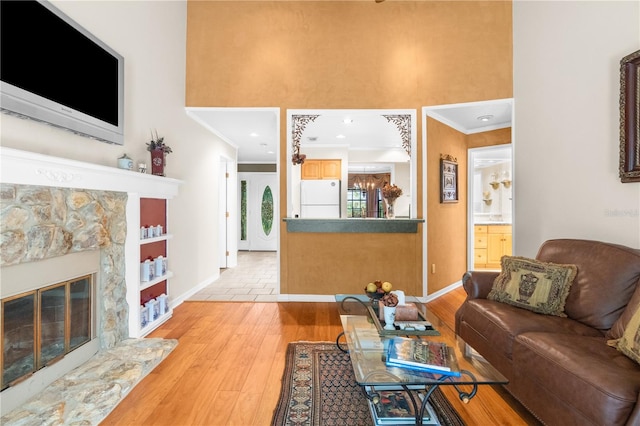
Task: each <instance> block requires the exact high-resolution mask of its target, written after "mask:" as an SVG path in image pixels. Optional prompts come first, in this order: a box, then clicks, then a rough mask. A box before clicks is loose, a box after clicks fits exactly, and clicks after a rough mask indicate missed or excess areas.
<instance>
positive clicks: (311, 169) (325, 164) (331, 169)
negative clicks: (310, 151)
mask: <svg viewBox="0 0 640 426" xmlns="http://www.w3.org/2000/svg"><path fill="white" fill-rule="evenodd" d="M300 177H301V178H302V179H338V180H341V179H342V160H305V161H304V163H302V169H301V174H300Z"/></svg>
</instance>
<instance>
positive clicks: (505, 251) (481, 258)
mask: <svg viewBox="0 0 640 426" xmlns="http://www.w3.org/2000/svg"><path fill="white" fill-rule="evenodd" d="M473 229H474V235H473V236H474V245H473V268H474V269H500V267H501V265H500V259H501V258H502V256H505V255H506V256H511V254H512V237H511V232H512V231H511V225H475V226H474V227H473Z"/></svg>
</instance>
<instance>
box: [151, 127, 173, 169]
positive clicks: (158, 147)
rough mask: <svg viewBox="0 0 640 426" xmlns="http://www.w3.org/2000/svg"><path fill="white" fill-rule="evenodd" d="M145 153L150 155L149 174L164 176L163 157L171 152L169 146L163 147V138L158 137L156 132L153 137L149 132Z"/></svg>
mask: <svg viewBox="0 0 640 426" xmlns="http://www.w3.org/2000/svg"><path fill="white" fill-rule="evenodd" d="M147 151H149V152H150V153H151V174H153V175H156V176H164V166H165V155H166V154H170V153H172V152H173V151H172V150H171V147H170V146H168V145H165V143H164V137H160V136H158V132H157V131H156V135H155V137H154V136H153V132H151V141H150V142H147Z"/></svg>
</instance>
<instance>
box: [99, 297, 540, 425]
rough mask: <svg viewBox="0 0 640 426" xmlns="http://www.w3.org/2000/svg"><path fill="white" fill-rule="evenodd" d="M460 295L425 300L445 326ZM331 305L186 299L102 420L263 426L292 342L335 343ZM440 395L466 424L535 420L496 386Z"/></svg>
mask: <svg viewBox="0 0 640 426" xmlns="http://www.w3.org/2000/svg"><path fill="white" fill-rule="evenodd" d="M463 299H464V292H463V290H462V289H457V290H455V291H453V292H450V293H448V294H446V295H443V296H441V297H439V298H438V299H436V300H434V301H432V302H430V303H429V304H428V307H429V309H432V310H433V312H434V313H436V315H438V316H440V317H441V318H442V319H443V320H444V321H446V322H447V324H448V325H449V326H450V327H453V324H454V322H453V321H454V313H455V311H456V309H457V307H458V306H460V304H461V303H462V301H463ZM341 331H342V327H341V325H340V317H339V314H338V311H337V308H336V305H335V304H334V303H304V302H286V303H255V302H185V303H183V304H182V305H180V306H178V307H177V308H176V309H175V311H174V316H173V318H171V320H169V321H168V322H167V323H165V324H163V325H162V326H161V327H160V328H158V329H157V330H156V331H154V332H153V334H151V335H150V336H149V337H163V338H170V339H178V340H179V344H178V346H177V348H176V349H175V350H174V351H173V352H172V353H171V354H170V355H169V356H168V357H167V359H166V360H165V361H164V362H162V363H161V364H160V365H159V366H158V367H157V368H156V369H155V370H154V371H153V372H151V373H150V374H149V375H148V376H147V377H146V378H145V379H144V380H143V381H141V382H140V384H138V386H137V387H135V388H134V389H133V390H132V391H131V393H130V394H129V395H128V396H127V397H126V398H125V399H124V400H123V401H122V403H120V404H119V405H118V406H117V407H116V409H115V410H114V411H113V412H112V413H111V414H110V415H109V416H108V417H107V418H106V419H105V421H104V422H103V423H102V425H172V426H178V425H185V426H192V425H197V426H200V425H202V426H218V425H238V426H247V425H269V424H270V422H271V417H272V414H273V410H274V409H275V407H276V404H277V401H278V396H279V394H280V381H281V379H282V373H283V370H284V360H285V351H286V348H287V344H288V343H289V342H292V341H298V340H308V341H332V342H333V341H335V338H336V336H337V335H338V334H339V333H340V332H341ZM443 391H444V392H445V394H446V395H447V398H448V399H449V400H450V401H451V402H452V404H453V405H454V407H455V408H456V410H457V411H458V413H460V416H461V417H462V418H463V420H464V421H465V422H466V423H467V425H469V426H473V425H483V426H484V425H514V426H515V425H527V424H529V425H536V424H538V423H537V422H536V421H535V419H534V418H533V417H532V416H531V415H529V414H528V413H527V412H526V411H525V410H524V409H523V408H522V406H521V405H520V404H518V403H517V402H516V401H515V400H513V399H512V398H511V397H510V396H509V394H508V393H506V391H504V390H502V388H501V387H491V386H483V387H481V388H480V390H479V391H478V394H477V395H476V397H475V398H474V399H472V400H471V401H470V402H469V403H468V404H463V403H462V402H460V401H459V399H458V398H457V393H455V392H454V391H453V389H451V387H449V386H445V387H443Z"/></svg>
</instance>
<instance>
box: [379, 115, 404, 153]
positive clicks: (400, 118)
mask: <svg viewBox="0 0 640 426" xmlns="http://www.w3.org/2000/svg"><path fill="white" fill-rule="evenodd" d="M383 117H384V118H386V119H387V121H388V122H389V123H392V124H395V125H396V127H397V128H398V131H399V132H400V137H401V138H402V147H403V148H404V150H405V151H406V152H407V154H408V155H409V157H411V115H409V114H398V115H383Z"/></svg>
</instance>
